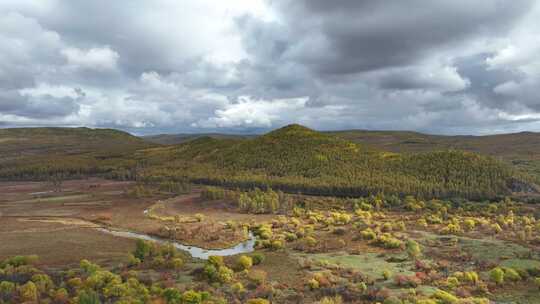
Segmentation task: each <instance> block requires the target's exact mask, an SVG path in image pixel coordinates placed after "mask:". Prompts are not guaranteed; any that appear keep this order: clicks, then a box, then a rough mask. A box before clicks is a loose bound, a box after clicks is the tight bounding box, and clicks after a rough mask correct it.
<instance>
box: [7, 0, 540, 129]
mask: <svg viewBox="0 0 540 304" xmlns="http://www.w3.org/2000/svg"><path fill="white" fill-rule="evenodd" d="M538 88H540V1H534V0H512V1H506V0H477V1H470V0H432V1H424V0H407V1H403V0H385V1H364V0H335V1H327V0H228V1H212V0H156V1H146V0H115V1H107V0H92V1H71V0H2V1H0V127H2V128H7V127H30V126H57V127H63V126H67V127H74V126H87V127H98V128H117V129H122V130H126V131H129V132H132V133H134V134H139V135H144V134H158V133H186V132H187V133H194V132H227V133H260V132H265V131H267V130H270V129H274V128H278V127H281V126H283V125H286V124H290V123H299V124H303V125H306V126H308V127H311V128H314V129H318V130H338V129H373V130H415V131H421V132H427V133H435V134H492V133H508V132H520V131H540V98H539V96H540V94H538V93H537V91H538Z"/></svg>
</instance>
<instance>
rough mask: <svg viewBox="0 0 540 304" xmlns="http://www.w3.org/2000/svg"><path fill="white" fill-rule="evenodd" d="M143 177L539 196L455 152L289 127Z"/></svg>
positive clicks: (175, 157) (212, 143)
mask: <svg viewBox="0 0 540 304" xmlns="http://www.w3.org/2000/svg"><path fill="white" fill-rule="evenodd" d="M137 158H138V159H140V160H143V159H144V160H146V161H147V162H148V163H149V164H151V165H150V166H149V167H147V168H146V169H145V170H144V171H143V172H142V174H143V177H144V178H146V179H149V180H152V179H158V180H163V179H178V180H186V179H187V180H191V181H195V182H200V183H210V184H219V185H227V186H233V187H254V186H259V187H265V186H271V187H273V188H278V189H283V190H286V191H290V192H296V191H299V192H303V193H310V194H324V195H341V196H358V195H367V194H376V193H378V192H384V193H391V194H398V195H405V194H413V195H417V196H420V197H456V196H460V197H466V198H474V199H481V198H488V197H495V196H498V195H508V194H511V193H512V192H513V191H534V190H535V186H531V185H530V181H529V180H528V179H527V178H526V177H525V176H523V175H521V174H520V173H519V172H517V171H516V170H514V169H513V168H512V167H510V166H508V165H507V164H505V163H502V162H500V161H498V160H496V159H494V158H492V157H488V156H482V155H479V154H476V153H471V152H464V151H456V150H448V151H435V152H426V153H421V154H409V153H407V154H400V153H392V152H382V151H379V150H377V149H373V148H371V147H369V146H364V145H360V144H357V143H353V142H351V141H348V140H345V139H343V138H340V137H337V136H332V135H329V134H325V133H320V132H316V131H314V130H311V129H308V128H305V127H302V126H299V125H290V126H286V127H284V128H281V129H278V130H275V131H272V132H270V133H268V134H265V135H263V136H259V137H256V138H253V139H247V140H231V139H215V138H210V137H205V138H199V139H197V140H193V141H191V142H187V143H184V144H180V145H178V146H169V147H165V148H155V149H149V150H144V151H142V152H139V153H138V155H137Z"/></svg>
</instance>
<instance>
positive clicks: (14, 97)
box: [0, 90, 80, 119]
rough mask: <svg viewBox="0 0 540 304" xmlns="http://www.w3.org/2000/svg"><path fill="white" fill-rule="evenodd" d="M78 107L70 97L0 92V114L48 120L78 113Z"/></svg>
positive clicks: (75, 101)
mask: <svg viewBox="0 0 540 304" xmlns="http://www.w3.org/2000/svg"><path fill="white" fill-rule="evenodd" d="M79 109H80V106H79V104H78V102H77V100H76V99H74V98H70V97H61V98H56V97H54V96H51V95H40V96H27V95H21V94H20V93H19V92H18V91H13V90H11V91H0V113H2V114H9V115H16V116H19V117H23V118H36V119H50V118H58V117H64V116H67V115H70V114H74V113H76V112H78V111H79Z"/></svg>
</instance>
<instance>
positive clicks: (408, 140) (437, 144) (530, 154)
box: [144, 130, 540, 180]
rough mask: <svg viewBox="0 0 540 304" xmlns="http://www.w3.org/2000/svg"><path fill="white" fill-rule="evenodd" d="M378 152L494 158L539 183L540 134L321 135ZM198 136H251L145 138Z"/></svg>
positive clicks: (181, 137)
mask: <svg viewBox="0 0 540 304" xmlns="http://www.w3.org/2000/svg"><path fill="white" fill-rule="evenodd" d="M323 133H325V134H329V135H333V136H337V137H340V138H343V139H346V140H349V141H352V142H355V143H359V144H362V145H364V146H367V147H371V148H374V149H377V150H380V151H389V152H397V153H424V152H434V151H442V150H462V151H468V152H475V153H480V154H484V155H489V156H493V157H495V158H497V159H500V160H503V161H505V162H507V163H508V164H511V165H513V166H514V167H516V168H518V169H520V170H523V171H525V172H528V173H529V174H531V175H533V176H535V177H536V178H537V179H539V180H540V133H534V132H521V133H510V134H496V135H485V136H470V135H458V136H446V135H431V134H424V133H419V132H412V131H368V130H344V131H332V132H323ZM200 137H211V138H216V139H222V138H229V139H233V138H235V139H245V138H253V137H255V136H254V135H249V136H246V135H232V134H220V133H209V134H176V135H173V134H168V135H167V134H163V135H157V136H149V137H144V139H146V140H149V141H151V142H154V143H160V144H169V145H170V144H179V143H184V142H188V141H191V140H194V139H197V138H200Z"/></svg>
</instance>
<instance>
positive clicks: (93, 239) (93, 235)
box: [0, 179, 272, 265]
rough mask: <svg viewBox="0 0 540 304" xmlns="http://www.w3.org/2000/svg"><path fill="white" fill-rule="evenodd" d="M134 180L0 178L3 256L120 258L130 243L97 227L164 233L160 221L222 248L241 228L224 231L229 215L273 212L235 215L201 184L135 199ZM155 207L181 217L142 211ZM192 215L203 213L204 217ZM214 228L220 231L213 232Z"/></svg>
mask: <svg viewBox="0 0 540 304" xmlns="http://www.w3.org/2000/svg"><path fill="white" fill-rule="evenodd" d="M132 186H133V183H132V182H117V181H108V180H102V179H87V180H73V181H66V182H64V183H63V184H62V191H61V192H53V191H52V190H51V189H52V187H51V186H50V185H48V184H46V183H41V182H3V183H0V223H1V225H0V244H2V245H1V246H0V260H1V259H4V258H7V257H9V256H14V255H30V254H37V255H39V256H40V261H41V263H43V264H47V265H61V264H70V263H77V262H79V261H80V260H81V259H83V258H86V259H90V260H94V261H99V262H101V263H109V262H118V261H120V260H122V259H124V258H125V256H126V253H127V252H128V251H131V250H132V249H133V247H134V243H135V241H134V240H132V239H125V238H121V237H115V236H111V235H108V234H105V233H102V232H100V231H98V230H96V229H95V228H98V227H108V228H111V229H119V230H129V231H134V232H139V233H146V234H150V235H158V236H162V237H168V236H167V235H164V234H163V232H162V230H163V227H165V226H167V227H172V226H175V225H179V226H181V228H182V233H180V235H179V236H177V237H175V238H176V239H177V240H179V241H181V242H183V243H186V244H191V245H197V246H200V247H205V248H223V247H228V246H230V245H232V244H236V243H238V242H240V241H242V240H243V239H244V238H245V236H244V235H243V234H241V233H239V231H229V232H228V231H227V230H226V229H224V225H225V222H226V221H231V220H232V221H235V222H238V223H242V222H245V223H247V222H248V221H250V220H252V219H254V218H255V217H256V218H257V220H270V219H272V216H269V215H261V216H255V217H254V216H253V215H248V214H240V213H236V212H234V210H232V209H230V208H231V207H230V205H228V204H227V203H225V202H224V201H214V202H205V201H203V200H201V199H200V190H199V189H195V190H194V191H193V192H192V193H190V194H187V195H181V196H178V197H172V195H169V196H167V195H164V194H156V195H153V196H150V197H145V198H132V197H129V196H128V195H126V194H125V193H126V192H125V190H126V189H129V188H130V187H132ZM156 204H159V205H160V208H155V209H154V210H155V214H157V215H158V216H159V217H161V216H162V217H164V218H166V217H172V218H174V217H175V216H176V217H178V218H181V219H186V221H182V222H181V223H175V222H170V221H166V220H161V219H159V218H158V219H156V218H150V217H149V216H146V215H145V214H144V211H145V210H146V209H149V208H151V207H152V206H155V205H156ZM195 214H204V219H203V220H202V221H200V222H199V221H197V220H195V218H194V215H195ZM218 234H219V237H216V235H218Z"/></svg>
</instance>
